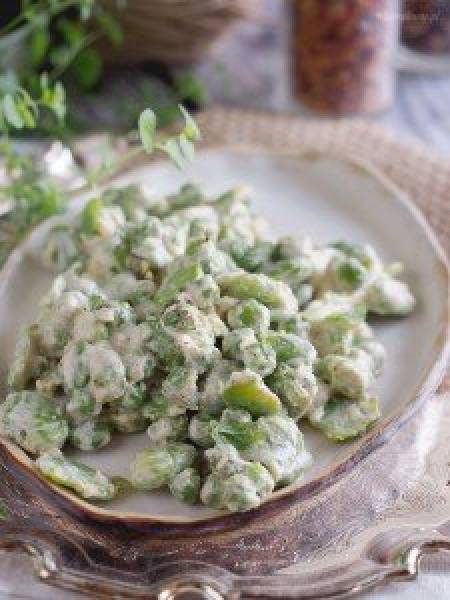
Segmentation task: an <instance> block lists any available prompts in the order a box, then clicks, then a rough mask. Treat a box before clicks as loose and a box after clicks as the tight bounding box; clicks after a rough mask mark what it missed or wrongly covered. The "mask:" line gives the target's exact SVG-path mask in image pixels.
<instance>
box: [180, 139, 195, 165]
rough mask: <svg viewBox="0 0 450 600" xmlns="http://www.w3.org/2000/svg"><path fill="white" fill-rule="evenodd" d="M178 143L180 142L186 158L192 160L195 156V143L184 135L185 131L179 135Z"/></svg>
mask: <svg viewBox="0 0 450 600" xmlns="http://www.w3.org/2000/svg"><path fill="white" fill-rule="evenodd" d="M178 143H179V144H180V148H181V151H182V153H183V155H184V157H185V159H186V160H187V161H189V162H192V161H193V160H194V156H195V147H194V144H193V143H192V142H191V141H190V140H189V139H188V138H187V137H186V136H185V135H184V133H181V134H180V135H179V137H178Z"/></svg>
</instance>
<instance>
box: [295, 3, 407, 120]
mask: <svg viewBox="0 0 450 600" xmlns="http://www.w3.org/2000/svg"><path fill="white" fill-rule="evenodd" d="M395 5H396V3H395V2H393V0H296V2H295V3H294V10H295V39H294V44H295V59H296V73H295V76H296V89H297V96H298V98H299V99H300V100H301V101H302V102H303V103H304V104H305V105H306V106H308V107H309V108H311V109H313V110H315V111H317V112H320V113H325V114H332V115H345V114H353V113H359V114H361V113H372V112H378V111H381V110H383V109H385V108H387V107H388V106H389V105H390V103H391V102H392V99H393V83H394V70H393V68H392V56H393V50H394V48H395V44H396V39H397V34H398V20H397V18H396V17H397V16H398V11H396V10H395Z"/></svg>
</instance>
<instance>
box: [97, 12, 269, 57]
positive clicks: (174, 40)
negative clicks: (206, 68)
mask: <svg viewBox="0 0 450 600" xmlns="http://www.w3.org/2000/svg"><path fill="white" fill-rule="evenodd" d="M101 2H102V4H103V5H104V6H105V7H106V8H108V10H114V7H115V4H116V0H101ZM257 4H258V0H128V2H127V7H126V9H125V10H124V11H123V12H121V13H120V14H119V15H118V17H119V19H120V21H121V23H122V26H123V30H124V34H125V39H124V42H123V44H122V45H121V46H120V47H118V48H115V49H112V48H111V46H110V45H108V46H106V45H101V46H100V50H101V52H102V55H103V57H104V60H105V61H106V62H107V63H115V64H136V63H140V62H144V61H148V60H157V61H161V62H164V63H168V64H183V63H189V62H193V61H196V60H198V59H199V58H201V57H202V56H204V55H205V53H206V52H207V51H208V50H209V49H210V47H211V46H212V44H214V42H216V41H218V40H219V39H220V38H221V37H223V35H224V34H226V33H227V32H228V31H229V29H230V27H231V26H232V25H233V24H235V23H236V22H237V21H239V20H240V19H243V18H249V17H251V16H253V15H256V14H257Z"/></svg>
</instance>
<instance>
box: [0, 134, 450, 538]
mask: <svg viewBox="0 0 450 600" xmlns="http://www.w3.org/2000/svg"><path fill="white" fill-rule="evenodd" d="M211 151H212V152H217V151H224V152H239V153H243V154H246V153H247V154H248V153H250V154H259V155H268V156H273V157H281V158H283V157H284V158H289V159H295V160H317V159H327V158H331V159H333V160H335V161H338V162H341V163H344V164H346V165H347V166H350V167H352V168H354V169H356V170H357V171H360V172H362V173H363V174H364V175H365V176H369V177H370V178H372V179H374V180H375V181H376V182H377V183H378V184H380V185H381V187H383V188H384V189H385V190H386V191H388V192H389V194H390V196H393V197H394V198H395V200H396V201H397V202H400V204H401V205H402V206H403V207H404V209H405V210H406V211H409V213H410V214H411V215H412V217H413V219H414V221H415V222H416V223H417V225H418V226H419V228H420V229H421V230H422V232H423V233H424V236H425V237H426V239H427V242H428V243H429V244H430V246H431V248H432V250H433V252H434V255H435V256H434V258H435V259H436V267H437V272H438V276H439V277H442V278H443V283H444V286H445V287H446V288H447V310H446V311H445V313H444V314H443V315H442V316H441V317H440V318H441V319H442V320H443V322H442V327H441V329H442V331H443V333H442V335H440V336H439V339H438V340H436V342H439V343H435V346H436V348H435V349H434V360H433V362H432V363H431V366H430V368H429V369H427V371H426V373H424V375H423V377H422V379H421V381H420V382H419V384H418V385H417V386H416V389H415V391H414V392H413V393H412V394H410V398H409V399H408V400H407V401H406V402H405V403H404V404H403V406H402V407H400V408H399V409H398V410H396V411H395V412H394V413H393V414H392V415H391V416H390V417H389V418H387V417H386V418H385V419H380V421H379V422H378V423H377V424H375V426H374V427H373V428H372V429H370V430H369V431H368V432H366V433H365V434H364V435H363V436H361V438H359V439H358V440H357V441H356V442H354V443H353V444H356V447H354V448H352V449H350V448H349V450H348V452H347V453H345V454H344V455H343V456H341V458H339V459H334V460H333V461H332V462H331V463H329V464H328V465H326V466H324V467H322V468H321V469H320V470H319V472H318V473H317V475H316V476H315V477H314V478H313V479H311V480H310V481H308V482H302V481H300V482H299V483H298V484H297V485H293V486H287V487H286V488H282V489H281V490H278V491H276V492H275V493H274V494H272V496H270V498H268V499H267V500H265V501H264V502H263V503H262V504H261V505H260V506H259V507H257V508H256V509H253V510H251V511H248V512H245V513H227V512H224V513H223V514H219V515H216V516H200V517H195V518H190V517H189V518H188V517H165V516H151V515H146V514H143V513H138V512H128V511H119V510H111V509H108V508H103V507H101V506H98V505H93V504H91V503H89V502H87V501H86V500H83V499H82V498H79V497H78V496H76V495H75V494H73V493H72V492H70V491H69V490H66V489H64V488H61V487H58V486H56V485H55V484H53V483H51V482H49V481H48V480H47V479H45V478H44V477H43V476H42V475H40V474H39V473H38V472H37V470H36V469H35V467H34V466H33V462H32V460H31V459H30V457H29V456H28V455H27V454H26V453H25V452H24V451H23V450H22V449H21V448H20V447H19V446H17V445H16V444H15V443H14V442H11V441H9V440H8V439H6V438H3V437H2V436H0V445H1V446H3V448H4V449H5V451H6V452H7V453H8V455H9V456H10V458H11V459H12V460H13V461H14V462H15V464H16V465H17V467H18V468H19V469H20V470H22V471H23V472H24V473H22V475H23V474H25V475H26V476H27V477H28V478H29V479H30V480H31V481H34V483H35V484H36V483H37V484H38V485H39V484H41V485H39V487H40V488H44V489H46V490H47V491H48V493H50V494H52V496H53V498H54V500H55V501H56V503H57V504H59V505H60V506H62V508H63V509H64V510H66V511H68V512H71V513H74V514H77V515H79V516H81V517H84V518H86V517H88V518H89V519H92V520H93V521H97V522H102V523H111V524H126V525H131V526H133V527H138V528H139V529H140V530H142V529H143V528H144V529H147V528H148V529H151V530H153V531H155V532H156V531H158V533H160V534H162V535H163V537H164V533H170V535H175V536H177V535H184V534H186V533H198V534H207V533H221V532H226V531H230V530H233V529H236V528H239V527H242V526H244V525H245V524H247V523H249V522H253V521H254V520H255V519H258V518H267V517H269V516H272V515H274V514H278V513H280V511H283V510H285V509H287V508H289V507H290V506H292V505H293V504H297V503H302V502H306V501H307V500H310V499H312V498H313V497H314V496H316V495H317V494H319V493H320V492H322V491H323V490H324V489H326V488H328V487H330V486H331V485H333V484H334V483H336V482H337V481H338V480H340V479H341V478H342V477H343V476H344V475H345V474H346V473H349V472H351V470H352V468H353V467H354V466H356V465H357V464H359V463H360V462H361V461H362V460H364V458H365V457H366V456H367V455H368V454H371V453H372V452H373V451H374V450H376V448H377V447H379V446H380V445H382V444H384V443H386V442H387V441H388V440H389V439H390V438H391V437H392V435H394V434H395V432H396V431H398V430H399V429H400V428H401V427H403V426H404V425H405V424H406V423H407V422H408V421H409V420H410V419H411V418H412V417H413V416H414V414H415V413H416V412H417V410H418V409H419V408H420V407H421V406H422V404H423V403H424V402H426V401H427V400H428V399H429V398H430V397H431V396H432V395H433V394H434V393H435V391H436V390H437V388H438V387H439V385H440V383H441V382H442V379H443V378H444V376H445V372H446V370H447V367H448V363H449V360H450V306H449V300H450V299H449V289H450V267H449V262H448V259H447V257H446V254H445V252H444V250H443V248H442V246H441V244H440V242H439V240H438V238H437V236H436V234H435V232H434V231H433V229H432V228H431V226H430V225H429V224H428V222H427V220H426V218H425V216H424V214H423V213H422V211H421V210H420V209H419V207H418V206H417V205H416V204H415V203H414V202H413V200H412V199H411V198H410V197H409V195H408V194H407V193H406V192H405V191H404V190H402V189H401V188H399V187H398V186H397V185H396V184H395V183H394V182H393V181H392V180H391V179H390V178H389V177H388V176H387V175H386V174H385V173H383V172H382V171H381V170H380V169H378V168H377V167H375V166H373V165H372V164H371V163H369V162H368V161H365V160H362V159H360V158H359V157H356V156H350V157H349V156H342V155H341V154H339V153H338V152H333V151H320V150H303V151H289V150H283V149H275V148H263V147H261V146H256V145H255V146H254V145H251V144H209V145H205V146H204V147H203V148H202V149H201V153H202V154H204V153H208V152H211ZM167 163H168V161H167V160H166V159H158V160H148V158H147V157H145V158H144V160H142V161H140V160H135V161H134V164H129V165H124V167H123V168H122V169H121V170H120V171H119V172H117V173H115V174H114V176H113V177H107V178H105V180H104V181H103V182H102V184H101V186H100V187H99V188H96V189H95V190H91V191H89V192H87V193H86V191H83V190H80V192H79V194H77V195H76V196H74V198H73V200H72V202H71V203H70V204H69V211H70V206H71V205H72V204H74V203H75V202H76V199H77V198H80V197H82V196H84V195H86V198H88V197H89V196H90V194H91V193H98V191H99V189H101V188H102V187H103V185H105V184H106V183H108V184H110V183H112V182H113V181H115V180H118V179H120V178H121V177H122V176H124V175H125V174H126V173H133V171H136V170H140V169H142V168H145V167H146V166H147V167H150V168H151V167H154V166H157V165H164V164H167ZM69 214H70V213H69ZM56 218H57V217H56ZM49 221H50V219H49V220H47V221H44V222H43V223H40V224H38V225H37V226H36V227H35V228H34V229H33V230H32V231H31V232H30V233H29V234H28V235H27V236H26V237H25V238H24V239H23V240H22V241H21V243H20V244H19V245H18V246H17V247H16V248H15V249H14V250H13V252H12V253H11V254H10V255H9V257H8V259H7V261H6V262H5V264H4V266H3V268H2V270H1V271H0V292H1V291H2V289H3V287H4V285H5V284H6V282H7V281H8V278H9V277H10V276H11V274H12V273H13V271H14V268H15V267H16V266H17V264H18V262H20V260H21V258H22V255H23V253H24V251H25V252H26V248H27V245H28V244H29V242H30V239H32V237H33V236H34V235H36V234H37V232H39V230H41V229H42V228H44V226H46V224H47V223H48V222H49ZM353 444H352V446H353Z"/></svg>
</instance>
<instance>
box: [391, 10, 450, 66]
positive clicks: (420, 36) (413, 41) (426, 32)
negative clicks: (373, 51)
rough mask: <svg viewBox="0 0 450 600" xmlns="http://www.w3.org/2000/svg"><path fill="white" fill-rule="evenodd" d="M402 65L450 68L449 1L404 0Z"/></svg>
mask: <svg viewBox="0 0 450 600" xmlns="http://www.w3.org/2000/svg"><path fill="white" fill-rule="evenodd" d="M401 40H402V50H401V53H400V66H401V67H403V68H404V69H408V70H412V71H418V72H436V73H439V72H448V71H450V1H449V0H403V12H402V27H401Z"/></svg>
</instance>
